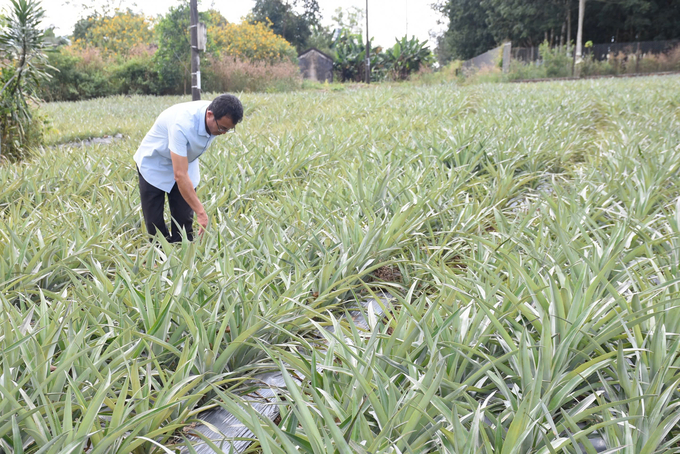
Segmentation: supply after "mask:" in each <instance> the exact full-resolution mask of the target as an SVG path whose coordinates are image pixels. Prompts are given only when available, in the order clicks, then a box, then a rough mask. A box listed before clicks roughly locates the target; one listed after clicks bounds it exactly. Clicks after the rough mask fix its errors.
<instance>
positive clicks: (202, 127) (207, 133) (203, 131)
mask: <svg viewBox="0 0 680 454" xmlns="http://www.w3.org/2000/svg"><path fill="white" fill-rule="evenodd" d="M202 112H203V116H202V117H201V121H199V122H198V134H199V135H200V136H203V137H210V136H212V134H210V131H208V130H207V129H206V122H207V120H206V118H205V116H206V113H207V112H208V106H205V109H203V110H202Z"/></svg>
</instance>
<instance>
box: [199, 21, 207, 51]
mask: <svg viewBox="0 0 680 454" xmlns="http://www.w3.org/2000/svg"><path fill="white" fill-rule="evenodd" d="M207 44H208V27H206V25H205V22H199V23H198V50H200V51H201V52H205V47H206V45H207Z"/></svg>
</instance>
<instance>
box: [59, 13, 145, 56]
mask: <svg viewBox="0 0 680 454" xmlns="http://www.w3.org/2000/svg"><path fill="white" fill-rule="evenodd" d="M74 38H75V40H74V42H73V44H74V46H76V47H80V48H88V47H95V48H97V49H99V50H100V51H102V52H104V53H106V54H109V55H116V56H125V55H128V53H129V52H130V50H131V49H134V48H135V46H138V45H140V44H143V45H149V44H150V43H151V41H152V39H153V32H152V31H151V21H150V19H149V18H147V17H145V16H143V15H140V14H135V13H133V12H132V11H130V10H127V11H124V12H123V11H116V13H115V14H114V15H113V16H99V15H93V16H90V17H88V18H86V19H82V20H81V21H79V23H78V24H76V27H75V32H74Z"/></svg>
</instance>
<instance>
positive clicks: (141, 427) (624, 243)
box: [0, 76, 680, 454]
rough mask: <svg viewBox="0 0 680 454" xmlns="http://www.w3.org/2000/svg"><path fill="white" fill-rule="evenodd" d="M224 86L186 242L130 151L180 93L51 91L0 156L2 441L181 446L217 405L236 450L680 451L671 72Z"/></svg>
mask: <svg viewBox="0 0 680 454" xmlns="http://www.w3.org/2000/svg"><path fill="white" fill-rule="evenodd" d="M239 97H240V99H241V101H242V102H243V105H244V107H245V117H244V121H243V123H242V124H239V126H238V128H237V132H236V133H235V134H231V135H229V136H227V137H220V138H218V139H217V140H216V141H215V142H214V144H213V145H212V147H211V148H210V149H209V151H208V152H207V153H206V154H205V155H204V156H203V158H202V159H203V160H202V165H201V170H202V181H201V184H200V185H199V187H198V189H197V192H198V196H199V198H200V199H201V200H202V201H203V203H204V205H205V207H206V211H207V212H208V215H209V216H210V225H209V228H208V230H207V232H206V234H205V235H204V236H203V237H202V238H200V239H199V240H196V241H195V242H193V243H189V242H187V241H185V242H184V243H180V244H168V243H167V242H165V241H164V240H163V239H162V238H159V239H158V240H157V241H155V242H149V241H148V238H147V236H146V233H145V231H144V227H143V223H142V214H141V209H140V206H139V192H138V187H137V173H136V169H135V164H134V162H133V160H132V155H133V154H134V152H135V150H136V148H137V146H138V144H139V142H140V141H141V139H142V138H143V136H144V134H145V133H146V132H147V130H148V129H149V128H150V127H151V125H152V124H153V121H154V120H155V118H156V116H157V115H158V114H159V113H160V112H161V111H162V110H163V109H165V108H166V107H169V106H170V105H172V104H175V103H177V102H182V101H187V100H189V99H188V98H186V97H185V98H181V97H143V96H133V97H113V98H104V99H95V100H89V101H82V102H75V103H49V104H44V105H42V106H41V108H40V110H41V112H42V115H44V116H45V117H47V118H48V119H49V120H50V129H49V130H48V131H47V136H46V140H47V143H48V145H46V146H45V147H44V148H43V149H41V150H36V151H34V153H33V156H32V157H31V159H27V160H25V161H23V162H21V163H9V162H3V163H2V164H0V306H1V307H2V315H1V316H0V450H1V451H4V452H6V453H40V454H49V453H69V452H70V453H80V452H85V451H87V452H89V453H93V454H94V453H96V454H102V453H164V452H179V451H180V450H181V451H182V452H188V453H191V452H195V447H194V446H195V444H196V443H197V440H200V435H197V434H196V431H195V430H194V429H195V427H196V426H197V425H198V424H201V419H200V416H201V414H202V413H203V412H205V411H207V410H210V409H217V408H222V409H224V410H225V411H229V412H231V413H232V414H234V415H235V416H237V417H238V418H239V419H240V420H241V422H242V423H243V424H244V425H245V426H246V427H247V428H248V429H250V431H252V433H253V434H255V436H253V437H252V441H253V443H252V444H251V445H250V447H249V448H248V450H249V451H250V452H262V453H293V452H296V453H297V452H302V453H326V452H338V453H343V454H344V453H428V452H433V453H434V452H437V453H450V454H454V453H456V454H466V453H470V454H472V453H484V454H491V453H500V454H513V453H517V454H525V453H540V454H550V453H588V454H592V453H595V452H601V451H603V450H611V451H610V452H621V453H630V454H633V453H635V454H638V453H642V454H652V453H662V452H663V453H673V452H680V180H679V178H678V172H679V170H680V77H679V76H665V77H647V78H638V79H626V80H620V79H607V80H604V79H603V80H590V81H576V82H553V83H543V84H529V85H510V84H486V85H474V86H457V85H453V84H446V85H432V86H414V85H410V84H403V85H388V84H385V85H381V86H371V87H370V88H366V87H364V88H348V89H344V90H337V91H336V90H328V91H322V90H318V91H303V92H295V93H288V94H242V95H239ZM211 98H212V97H211V96H210V95H205V96H204V99H211ZM116 134H122V136H123V138H122V139H120V140H113V141H111V143H109V144H103V143H92V142H81V140H84V139H87V138H93V137H102V136H105V135H108V136H114V135H116ZM387 294H389V295H390V297H389V303H386V304H385V305H384V308H383V311H382V313H381V314H380V315H376V313H374V312H373V311H365V318H366V320H367V321H368V324H369V328H370V329H368V330H364V329H360V328H358V327H357V326H356V325H355V324H354V323H353V321H352V319H351V318H350V319H348V318H346V317H343V316H344V315H345V314H346V312H347V311H348V310H351V309H354V308H356V307H359V306H361V304H360V303H361V302H362V301H365V300H366V299H369V298H377V299H379V298H380V296H381V295H387ZM381 301H382V300H381ZM328 327H333V328H334V329H332V330H327V329H325V328H328ZM277 371H278V372H281V373H282V374H283V377H284V378H285V379H286V385H287V386H286V387H282V388H281V389H278V390H277V393H278V401H277V403H276V405H277V406H278V408H279V411H280V416H279V418H277V421H275V422H273V421H270V420H269V419H267V418H265V417H262V416H260V415H259V414H258V413H257V412H255V411H254V410H253V408H252V405H251V403H252V399H253V397H252V391H253V389H254V386H255V385H254V382H255V381H256V380H254V379H255V378H256V377H258V376H261V375H262V374H266V373H269V372H277ZM230 441H233V440H226V444H221V445H220V443H218V441H215V440H211V441H209V442H208V444H211V446H213V449H214V450H215V451H216V452H221V450H224V452H229V447H228V444H229V442H230Z"/></svg>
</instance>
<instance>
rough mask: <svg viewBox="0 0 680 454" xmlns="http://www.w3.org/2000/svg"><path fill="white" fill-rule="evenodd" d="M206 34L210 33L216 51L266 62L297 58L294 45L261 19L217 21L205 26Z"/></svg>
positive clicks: (242, 58)
mask: <svg viewBox="0 0 680 454" xmlns="http://www.w3.org/2000/svg"><path fill="white" fill-rule="evenodd" d="M208 36H211V37H212V40H213V43H212V44H213V46H214V48H213V50H214V53H215V54H217V55H229V56H232V57H236V58H238V59H241V60H251V61H266V62H268V63H276V62H279V61H281V60H290V61H297V52H296V51H295V48H294V47H293V46H291V45H290V44H289V43H288V41H286V40H285V39H283V38H282V37H280V36H279V35H277V34H275V33H274V32H273V31H272V29H271V28H270V27H269V26H267V25H265V24H263V23H262V22H257V23H250V22H248V21H243V22H242V23H240V24H231V23H219V22H218V23H216V24H215V25H213V26H211V27H209V28H208Z"/></svg>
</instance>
